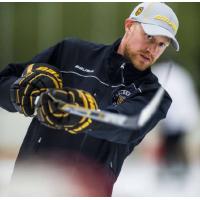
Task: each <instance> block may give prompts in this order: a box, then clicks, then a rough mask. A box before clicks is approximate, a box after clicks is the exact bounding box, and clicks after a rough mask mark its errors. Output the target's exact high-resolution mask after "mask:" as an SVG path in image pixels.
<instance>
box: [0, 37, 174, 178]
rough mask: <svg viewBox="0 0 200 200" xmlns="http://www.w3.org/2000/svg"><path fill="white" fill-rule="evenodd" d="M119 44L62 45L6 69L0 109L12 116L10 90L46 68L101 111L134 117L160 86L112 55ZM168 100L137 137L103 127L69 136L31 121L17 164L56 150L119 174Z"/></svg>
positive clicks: (78, 42)
mask: <svg viewBox="0 0 200 200" xmlns="http://www.w3.org/2000/svg"><path fill="white" fill-rule="evenodd" d="M119 43H120V40H117V41H116V42H115V43H114V44H113V45H102V44H94V43H90V42H86V41H81V40H77V39H66V40H64V41H62V42H60V43H58V44H57V45H55V46H53V47H51V48H49V49H47V50H45V51H44V52H42V53H40V54H39V55H37V56H36V57H34V58H33V59H32V60H31V61H29V62H26V63H23V64H22V63H21V64H9V65H8V66H7V67H6V68H5V69H3V70H2V71H1V73H0V93H1V94H4V95H1V96H0V106H1V107H2V108H4V109H6V110H8V111H10V112H16V110H15V109H14V107H13V105H12V104H11V102H10V96H9V88H10V85H11V84H12V83H13V82H14V81H15V80H16V79H17V78H18V77H20V75H21V74H22V72H23V70H24V68H25V66H26V65H27V64H29V63H48V64H50V65H53V66H56V67H58V68H59V69H60V71H61V72H62V76H63V80H64V86H68V87H72V88H78V89H83V90H86V91H88V92H90V93H91V94H93V95H94V96H95V98H96V100H97V103H98V105H99V107H100V109H102V110H109V111H111V112H116V113H123V114H126V115H134V114H137V113H139V112H140V111H141V109H142V108H143V107H144V106H145V105H146V104H147V103H148V102H149V101H150V99H151V98H152V96H153V95H154V94H155V92H156V91H157V89H158V88H159V86H160V84H159V83H158V79H157V77H156V76H155V75H154V74H153V73H152V72H151V69H147V70H145V71H138V70H137V69H135V68H134V66H133V65H132V64H131V63H129V62H128V61H127V60H126V59H125V58H124V57H122V56H120V55H119V54H117V53H116V49H117V48H118V46H119ZM170 104H171V98H170V97H169V95H168V94H167V93H166V94H165V96H164V98H163V100H162V103H161V105H160V107H159V109H158V110H157V112H156V113H155V114H154V116H153V117H152V119H151V120H150V121H149V122H148V123H147V125H146V126H145V127H144V128H143V129H142V130H140V131H137V132H136V131H130V130H128V129H127V130H126V129H122V128H118V127H114V126H108V125H104V124H102V125H101V126H100V127H99V128H98V129H94V130H92V131H88V132H85V133H80V134H78V135H70V134H68V133H66V132H64V131H60V130H53V129H50V128H47V127H45V126H43V125H41V124H40V123H39V122H38V120H37V119H36V118H33V120H32V123H31V124H30V127H29V129H28V131H27V134H26V137H25V139H24V141H23V144H22V146H21V149H20V153H19V155H18V159H17V161H20V160H24V159H25V158H26V157H30V156H31V155H35V154H38V153H39V152H42V151H48V150H51V149H59V150H66V151H78V152H81V153H82V154H83V155H85V156H87V157H88V158H90V159H94V160H95V161H97V162H99V163H102V164H103V165H104V166H105V167H108V168H110V169H112V171H113V173H114V175H115V177H117V176H118V175H119V173H120V170H121V167H122V164H123V162H124V159H125V158H126V157H127V156H128V155H129V154H130V153H131V152H132V150H133V149H134V147H135V146H136V145H137V144H139V143H140V142H141V140H142V139H143V138H144V136H145V135H146V134H147V133H148V132H149V131H150V130H151V129H152V128H153V127H154V126H155V125H156V124H157V122H158V121H159V120H161V119H163V118H165V116H166V113H167V111H168V109H169V107H170Z"/></svg>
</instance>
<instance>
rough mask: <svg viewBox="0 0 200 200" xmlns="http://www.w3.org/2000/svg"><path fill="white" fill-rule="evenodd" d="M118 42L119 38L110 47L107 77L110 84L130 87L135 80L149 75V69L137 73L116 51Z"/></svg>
mask: <svg viewBox="0 0 200 200" xmlns="http://www.w3.org/2000/svg"><path fill="white" fill-rule="evenodd" d="M120 42H121V38H120V39H118V40H117V41H115V42H114V43H113V44H112V45H111V50H110V53H109V55H108V65H109V68H108V76H109V79H110V81H111V82H112V83H115V84H119V83H122V84H124V85H130V84H131V83H133V82H134V81H135V80H137V79H139V78H142V77H144V76H146V75H147V74H149V73H151V69H150V68H148V69H146V70H145V71H139V70H138V69H136V68H135V67H134V65H133V64H132V63H131V62H130V61H128V60H127V59H126V58H125V57H123V56H122V55H120V54H118V53H117V49H118V47H119V45H120Z"/></svg>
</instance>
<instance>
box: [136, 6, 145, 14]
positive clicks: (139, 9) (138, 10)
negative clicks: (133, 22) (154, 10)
mask: <svg viewBox="0 0 200 200" xmlns="http://www.w3.org/2000/svg"><path fill="white" fill-rule="evenodd" d="M143 10H144V8H143V7H139V8H138V9H137V11H136V12H135V16H138V15H140V14H141V13H142V11H143Z"/></svg>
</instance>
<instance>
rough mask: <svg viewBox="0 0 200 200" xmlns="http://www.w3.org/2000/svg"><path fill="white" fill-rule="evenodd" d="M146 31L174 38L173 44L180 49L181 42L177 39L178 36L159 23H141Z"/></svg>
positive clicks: (150, 33) (149, 33) (177, 49)
mask: <svg viewBox="0 0 200 200" xmlns="http://www.w3.org/2000/svg"><path fill="white" fill-rule="evenodd" d="M141 25H142V27H143V29H144V32H145V33H146V34H148V35H161V36H166V37H168V38H170V39H171V40H172V42H171V43H172V46H173V47H174V48H175V49H176V51H179V43H178V41H177V40H176V38H175V37H174V36H173V35H172V34H171V33H170V32H169V31H168V30H166V29H164V28H162V27H160V26H158V25H153V24H144V23H141Z"/></svg>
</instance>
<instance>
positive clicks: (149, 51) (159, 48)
mask: <svg viewBox="0 0 200 200" xmlns="http://www.w3.org/2000/svg"><path fill="white" fill-rule="evenodd" d="M125 28H126V33H125V35H124V41H123V42H124V44H123V45H124V48H123V56H124V57H126V58H127V59H128V60H130V61H131V62H132V63H133V64H134V66H135V67H136V68H137V69H138V70H141V71H143V70H145V69H147V68H148V67H150V66H151V65H152V64H153V63H155V62H156V60H157V59H158V58H159V57H160V56H161V55H162V53H163V52H164V51H165V49H166V48H167V46H168V45H169V43H170V40H169V38H167V37H165V36H150V35H147V34H146V33H145V32H144V30H143V28H142V26H141V24H140V23H138V22H133V21H132V20H130V19H128V20H127V22H126V24H125Z"/></svg>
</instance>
